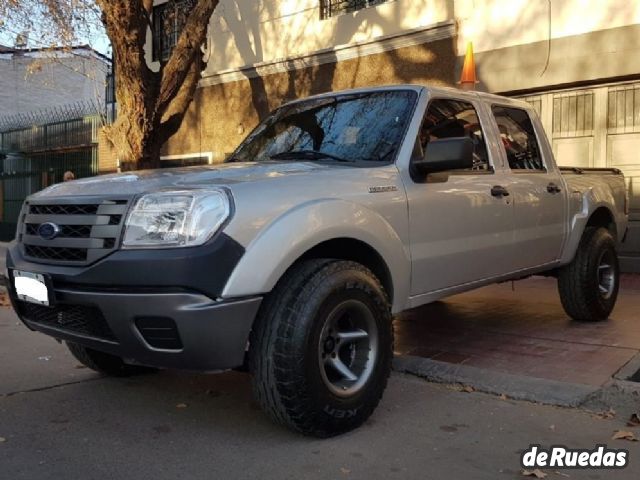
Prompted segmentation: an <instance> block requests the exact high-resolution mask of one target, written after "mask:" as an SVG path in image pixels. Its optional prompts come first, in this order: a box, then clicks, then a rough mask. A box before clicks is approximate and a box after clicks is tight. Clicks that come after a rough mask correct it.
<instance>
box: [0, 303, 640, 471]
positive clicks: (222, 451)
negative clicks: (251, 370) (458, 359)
mask: <svg viewBox="0 0 640 480" xmlns="http://www.w3.org/2000/svg"><path fill="white" fill-rule="evenodd" d="M0 339H1V340H0V341H1V348H0V362H1V364H2V365H3V368H2V370H1V371H0V393H1V394H2V395H1V396H0V437H4V438H5V439H6V441H4V442H0V472H1V474H0V477H1V478H7V479H12V480H13V479H19V478H28V479H46V478H51V479H63V478H83V479H92V478H96V479H97V478H136V479H145V478H150V479H151V478H153V479H164V478H167V479H175V478H189V479H198V478H203V479H204V478H206V479H215V478H234V479H235V478H238V479H242V478H277V479H282V478H295V479H300V478H310V479H314V478H318V479H327V478H336V479H357V478H366V479H378V478H380V479H388V478H403V479H406V478H416V479H425V478H451V479H470V478H473V479H478V478H479V479H482V478H486V479H499V478H506V479H508V478H524V477H522V476H521V474H520V466H519V451H520V450H522V449H524V448H526V447H527V446H528V445H529V444H531V443H541V444H543V445H551V444H565V445H568V446H571V447H573V448H578V447H585V448H593V447H594V446H595V444H597V443H608V444H609V446H610V447H612V448H613V447H615V448H628V449H630V451H631V463H630V466H629V467H628V468H627V469H625V470H622V471H615V472H612V471H601V472H598V471H588V470H586V471H584V470H583V471H578V470H576V471H567V472H565V474H569V475H570V476H571V477H570V478H585V479H599V478H602V479H605V478H607V479H608V478H621V479H626V478H629V479H631V478H638V475H639V474H640V447H639V444H638V443H632V442H628V441H623V440H615V441H614V440H610V438H611V436H612V434H613V432H614V431H615V430H618V429H624V428H626V427H624V422H625V420H626V418H617V417H614V418H612V419H601V418H596V417H594V416H593V415H590V414H588V413H585V412H582V411H578V410H570V409H561V408H557V407H548V406H539V405H534V404H531V403H526V402H515V401H511V400H503V399H501V398H500V397H498V396H491V395H485V394H481V393H476V392H472V393H466V392H461V391H459V389H457V390H456V389H454V388H451V387H447V386H442V385H434V384H430V383H427V382H425V381H423V380H420V379H418V378H415V377H411V376H405V375H401V374H397V373H395V374H393V375H392V378H391V381H390V385H389V388H388V390H387V393H386V395H385V397H384V399H383V402H382V404H381V406H380V407H379V408H378V410H377V412H376V413H375V414H374V415H373V417H372V418H371V419H370V420H369V421H368V422H367V423H366V424H365V425H364V426H363V427H362V428H360V429H359V430H357V431H355V432H352V433H350V434H347V435H344V436H342V437H339V438H334V439H329V440H315V439H309V438H305V437H301V436H298V435H296V434H293V433H290V432H288V431H287V430H284V429H282V428H280V427H278V426H275V425H273V424H272V423H271V422H270V421H269V420H268V419H267V418H266V417H265V416H264V415H263V414H262V412H261V411H260V410H259V409H258V408H257V407H256V405H255V404H254V403H253V402H252V400H251V395H250V388H249V381H248V377H247V375H245V374H241V373H226V374H222V375H197V374H179V373H176V372H163V373H160V374H157V375H150V376H143V377H136V378H128V379H112V378H102V377H100V376H99V375H97V374H94V373H92V372H90V371H88V370H87V369H81V368H77V367H78V365H77V363H76V362H75V361H74V360H73V359H71V357H70V355H68V354H67V352H66V350H65V348H64V347H62V346H60V345H58V344H57V343H55V342H54V341H52V340H50V339H49V338H47V337H45V336H43V335H40V334H36V333H30V332H28V331H27V330H26V328H24V327H23V326H21V325H19V324H17V319H16V318H15V316H14V315H13V314H12V313H11V311H10V310H9V309H7V308H3V309H1V310H0ZM180 407H182V408H180ZM637 435H638V436H640V432H638V433H637ZM547 473H549V474H550V477H549V478H566V477H560V476H558V475H556V474H554V473H553V471H551V470H550V471H548V472H547Z"/></svg>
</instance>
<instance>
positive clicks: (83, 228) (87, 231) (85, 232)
mask: <svg viewBox="0 0 640 480" xmlns="http://www.w3.org/2000/svg"><path fill="white" fill-rule="evenodd" d="M118 223H119V222H118ZM116 225H117V223H116ZM39 226H40V224H38V223H27V224H26V227H25V232H26V234H27V235H38V227H39ZM58 237H59V238H90V237H91V225H62V226H61V227H60V234H59V235H58Z"/></svg>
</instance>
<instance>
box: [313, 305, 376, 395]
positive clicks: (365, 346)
mask: <svg viewBox="0 0 640 480" xmlns="http://www.w3.org/2000/svg"><path fill="white" fill-rule="evenodd" d="M318 353H319V355H318V360H319V363H320V373H321V376H322V380H323V382H324V383H325V385H326V386H327V387H328V388H329V390H330V391H331V392H332V393H334V394H335V395H337V396H340V397H350V396H352V395H355V394H356V393H358V392H359V391H360V390H361V389H362V388H363V387H364V385H365V384H366V383H367V381H368V380H369V378H370V376H371V373H372V372H373V369H374V366H375V363H376V359H377V355H378V328H377V324H376V321H375V318H374V317H373V313H372V312H371V310H370V309H369V307H368V306H367V305H365V304H364V303H362V302H361V301H359V300H347V301H345V302H342V303H340V304H339V305H338V306H336V307H335V308H334V309H333V310H332V311H331V313H329V315H328V316H327V318H326V320H325V324H324V326H323V328H322V332H321V334H320V342H319V345H318Z"/></svg>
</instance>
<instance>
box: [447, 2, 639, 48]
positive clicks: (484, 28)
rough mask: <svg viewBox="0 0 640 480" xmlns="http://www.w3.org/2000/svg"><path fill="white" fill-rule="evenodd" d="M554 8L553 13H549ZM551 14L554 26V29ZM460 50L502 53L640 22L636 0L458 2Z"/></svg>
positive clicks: (456, 7)
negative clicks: (470, 44) (469, 46)
mask: <svg viewBox="0 0 640 480" xmlns="http://www.w3.org/2000/svg"><path fill="white" fill-rule="evenodd" d="M549 8H551V10H550V11H549ZM549 12H550V13H551V25H549ZM455 17H456V20H457V21H458V25H459V32H458V33H459V37H458V47H459V48H460V51H463V50H462V49H463V48H464V46H465V45H466V42H473V44H474V48H475V51H476V52H485V51H488V50H497V49H503V48H506V47H511V46H514V45H523V44H529V43H535V42H541V41H546V40H547V39H548V38H549V27H551V38H552V39H559V38H563V37H571V36H576V35H581V34H584V33H589V32H595V31H599V30H607V29H611V28H617V27H625V26H628V25H634V24H638V23H640V2H639V1H637V0H552V1H547V0H455Z"/></svg>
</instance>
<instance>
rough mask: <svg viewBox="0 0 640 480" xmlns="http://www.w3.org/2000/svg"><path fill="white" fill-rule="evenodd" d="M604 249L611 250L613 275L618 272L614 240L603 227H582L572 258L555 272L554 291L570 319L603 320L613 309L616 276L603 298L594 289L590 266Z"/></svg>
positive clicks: (593, 273) (615, 296) (596, 287)
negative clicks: (611, 287)
mask: <svg viewBox="0 0 640 480" xmlns="http://www.w3.org/2000/svg"><path fill="white" fill-rule="evenodd" d="M604 249H611V250H613V251H614V258H615V259H616V265H615V267H616V275H619V273H618V272H619V268H618V265H617V256H616V255H615V241H614V240H613V237H612V236H611V234H610V233H609V231H607V230H606V229H605V228H594V227H589V228H587V229H585V231H584V233H583V234H582V239H581V240H580V245H579V246H578V251H577V252H576V256H575V258H574V259H573V261H572V262H571V263H570V264H569V265H567V266H565V267H563V268H562V269H561V270H560V272H559V275H558V290H559V292H560V300H561V301H562V306H563V308H564V310H565V312H566V313H567V315H569V316H570V317H571V318H573V319H574V320H578V321H591V322H593V321H601V320H606V319H607V318H608V317H609V314H610V313H611V311H612V310H613V307H614V305H615V303H616V298H617V294H618V286H619V283H620V282H619V279H618V278H616V286H615V290H614V292H613V295H612V296H611V298H609V299H608V300H605V299H603V298H602V297H601V296H600V294H599V292H598V285H597V282H596V280H595V278H596V274H595V272H594V268H597V267H598V266H597V265H596V262H597V261H598V259H599V258H600V257H599V255H600V254H601V253H602V251H603V250H604Z"/></svg>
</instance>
